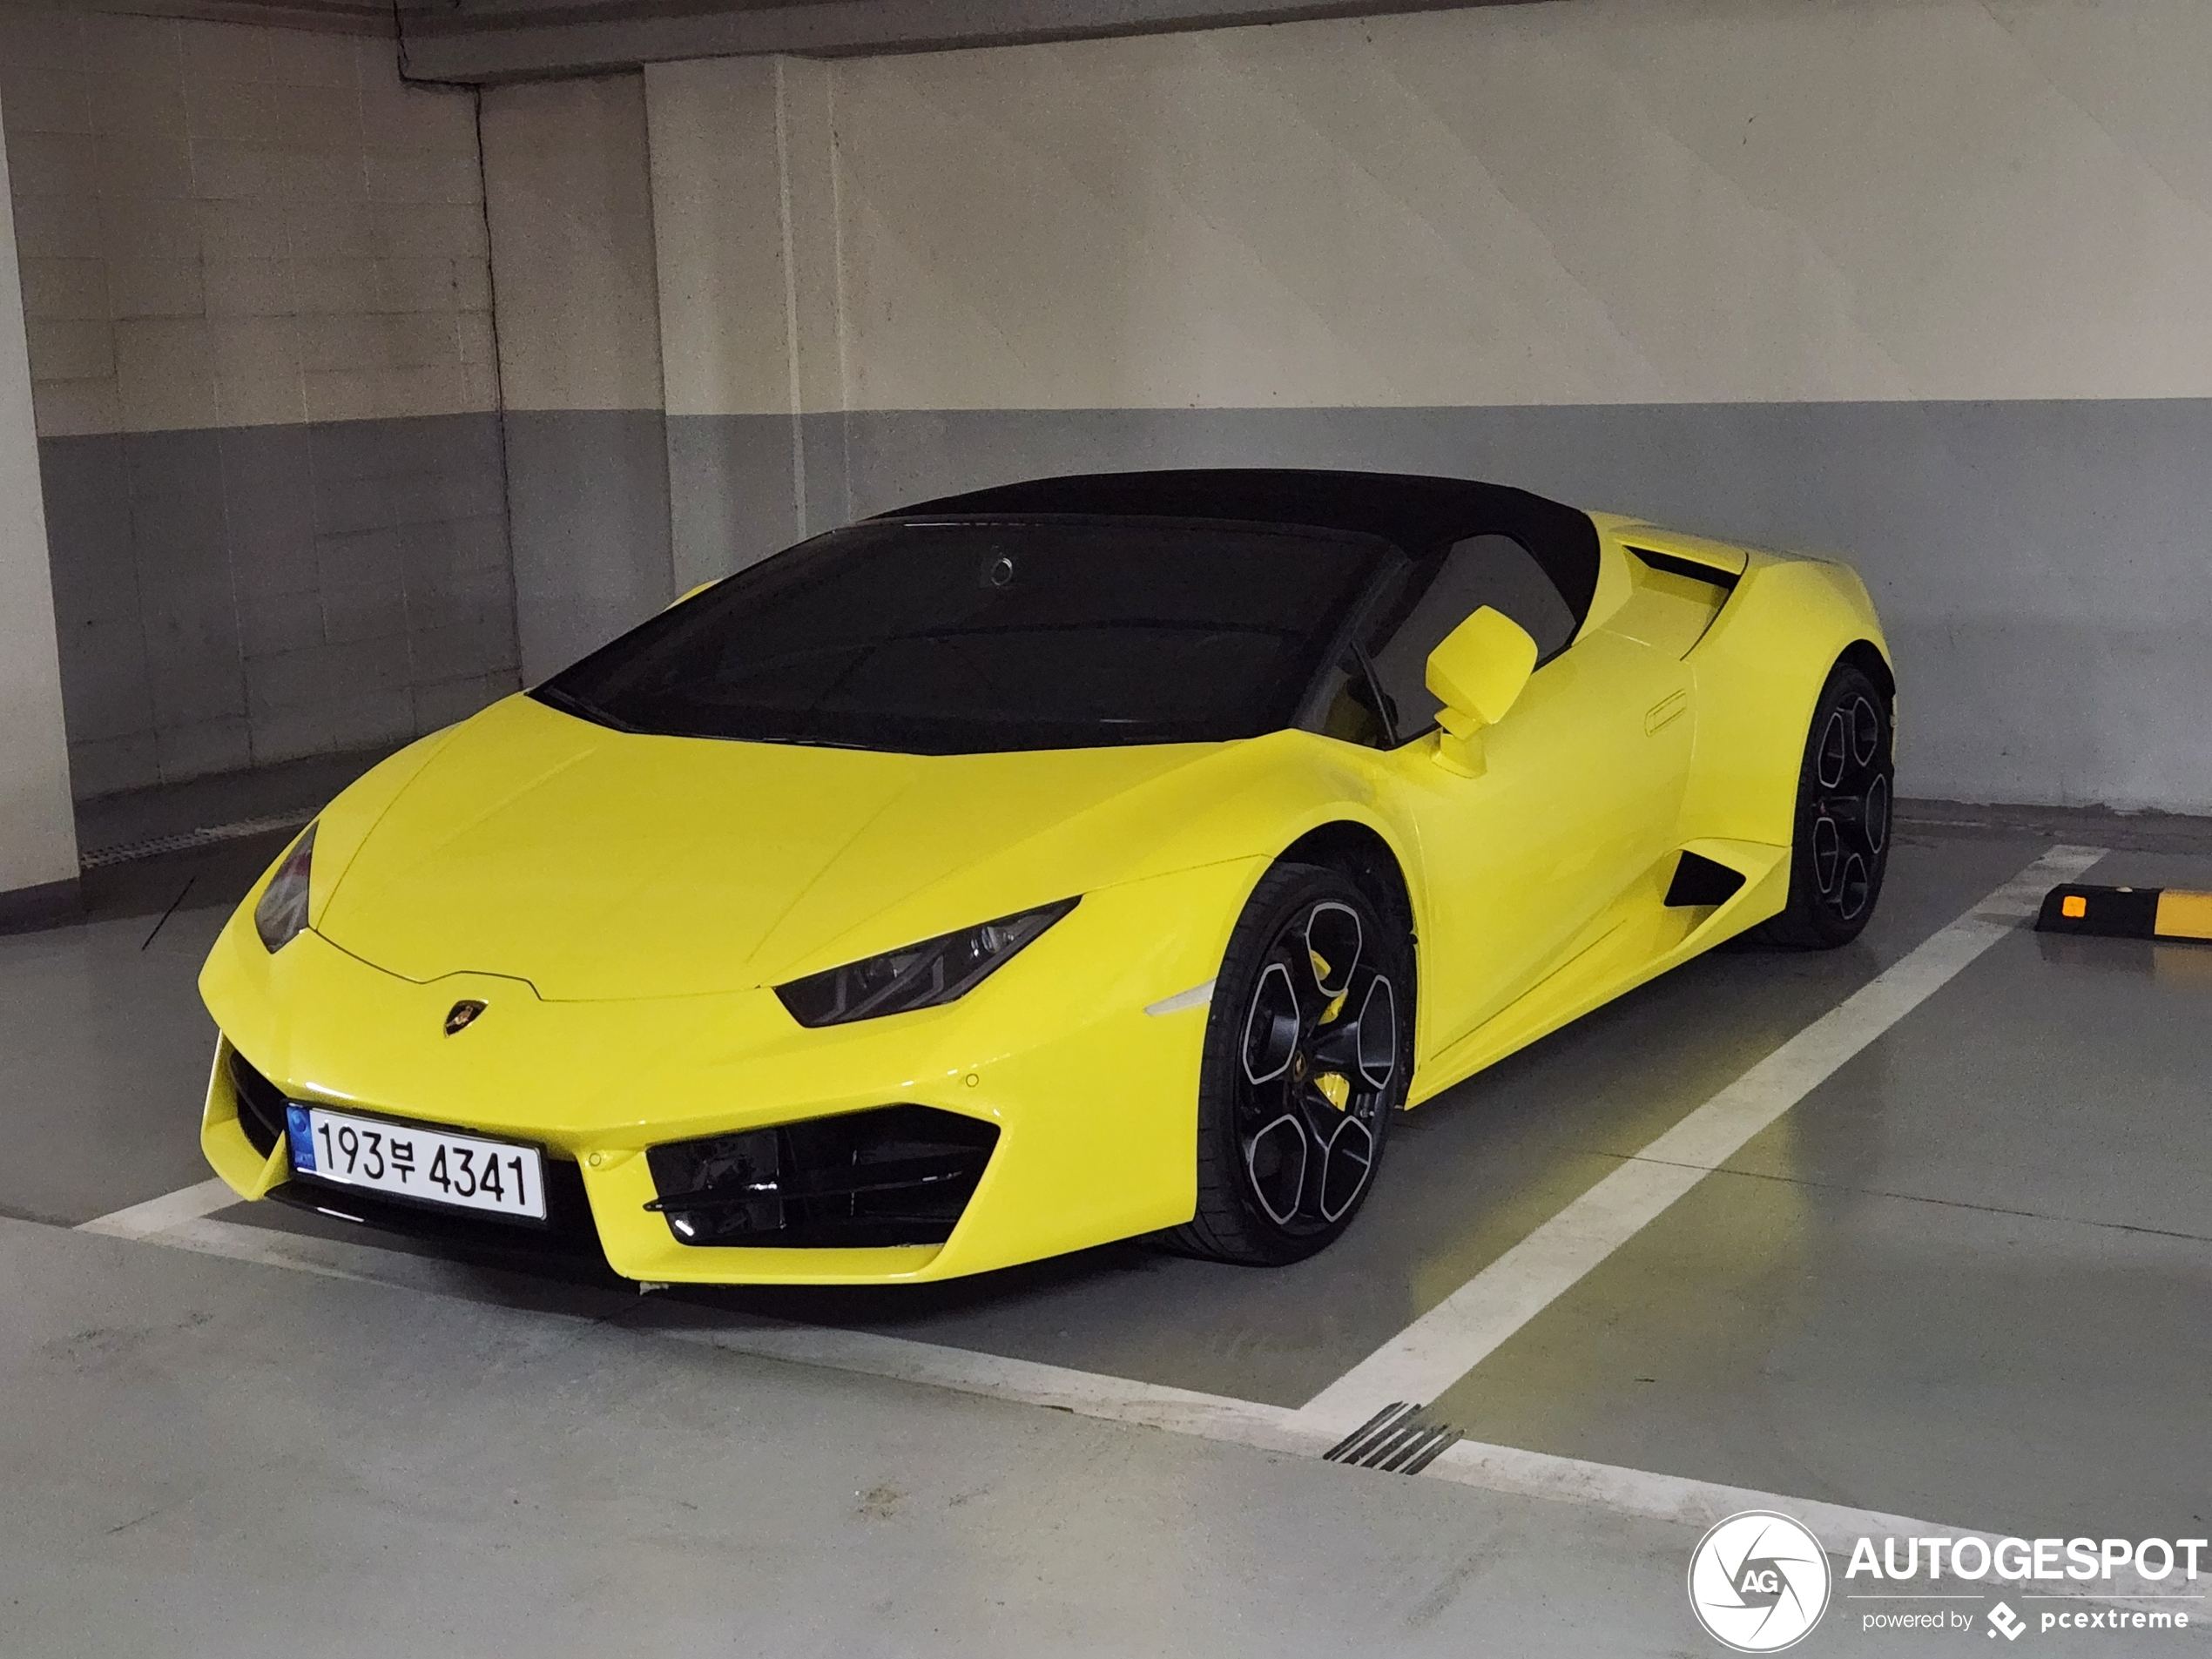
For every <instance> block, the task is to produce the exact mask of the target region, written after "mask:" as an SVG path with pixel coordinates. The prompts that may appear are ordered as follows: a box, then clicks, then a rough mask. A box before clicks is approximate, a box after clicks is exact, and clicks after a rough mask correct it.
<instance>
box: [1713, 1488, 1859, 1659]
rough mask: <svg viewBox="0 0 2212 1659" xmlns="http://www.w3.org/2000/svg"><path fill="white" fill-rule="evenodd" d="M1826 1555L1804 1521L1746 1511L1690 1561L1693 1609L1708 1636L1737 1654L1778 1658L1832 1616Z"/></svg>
mask: <svg viewBox="0 0 2212 1659" xmlns="http://www.w3.org/2000/svg"><path fill="white" fill-rule="evenodd" d="M1828 1588H1829V1575H1828V1552H1827V1551H1825V1550H1824V1549H1823V1548H1821V1547H1820V1540H1818V1539H1817V1538H1815V1537H1814V1536H1813V1535H1812V1534H1811V1531H1810V1530H1809V1529H1808V1528H1807V1527H1805V1526H1804V1524H1803V1523H1802V1522H1799V1521H1792V1520H1791V1519H1790V1517H1789V1516H1787V1515H1779V1514H1774V1513H1773V1512H1772V1511H1770V1510H1765V1509H1747V1510H1745V1511H1744V1512H1743V1514H1740V1515H1730V1517H1729V1518H1728V1519H1727V1520H1726V1521H1721V1522H1719V1523H1717V1524H1716V1526H1715V1527H1713V1528H1712V1530H1711V1531H1710V1532H1708V1533H1707V1534H1705V1535H1704V1536H1703V1538H1701V1539H1699V1540H1698V1541H1697V1548H1696V1549H1695V1550H1693V1551H1691V1552H1690V1556H1689V1605H1690V1609H1691V1611H1693V1612H1695V1613H1696V1615H1697V1622H1698V1623H1700V1624H1702V1625H1703V1626H1704V1627H1705V1633H1706V1635H1710V1636H1711V1637H1712V1638H1713V1640H1714V1641H1716V1642H1719V1643H1720V1644H1721V1645H1722V1646H1723V1647H1724V1648H1733V1649H1736V1651H1737V1652H1738V1653H1780V1652H1781V1651H1782V1650H1783V1649H1784V1648H1788V1647H1793V1646H1795V1645H1796V1644H1797V1642H1802V1641H1804V1639H1805V1637H1806V1635H1809V1634H1810V1633H1811V1629H1812V1627H1813V1626H1814V1625H1816V1624H1818V1623H1819V1622H1820V1615H1822V1614H1824V1613H1825V1612H1826V1611H1827V1610H1828Z"/></svg>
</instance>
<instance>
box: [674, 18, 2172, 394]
mask: <svg viewBox="0 0 2212 1659" xmlns="http://www.w3.org/2000/svg"><path fill="white" fill-rule="evenodd" d="M2208 59H2212V8H2207V7H2204V6H2202V5H2201V4H2199V3H2196V0H2113V3H2105V4H2095V5H2091V4H2083V3H2079V0H1989V3H1979V0H1869V3H1864V4H1856V5H1850V6H1806V5H1803V4H1799V3H1796V0H1683V3H1676V4H1670V5H1668V6H1664V7H1655V6H1652V5H1649V3H1644V0H1580V3H1576V4H1573V5H1535V6H1507V7H1494V8H1481V9H1477V10H1462V11H1447V12H1439V13H1432V14H1427V15H1420V16H1410V17H1379V18H1372V19H1366V20H1362V21H1358V22H1344V23H1339V22H1330V23H1315V24H1288V25H1283V26H1278V27H1273V28H1264V29H1244V30H1220V31H1216V32H1212V33H1207V34H1203V35H1183V36H1170V37H1150V38H1136V39H1123V40H1108V41H1096V42H1084V43H1076V44H1051V45H1039V46H1028V47H1017V48H1001V49H993V50H989V51H969V52H956V53H943V54H931V55H920V56H912V57H880V58H861V59H846V60H839V61H836V62H833V63H830V64H787V65H786V68H785V69H784V71H781V79H780V84H779V79H778V78H777V77H775V76H772V75H770V74H769V73H768V71H766V69H765V67H764V65H762V64H759V63H743V64H738V63H731V64H685V65H672V66H670V67H668V68H666V69H655V70H653V71H650V72H649V79H648V84H649V87H650V88H651V93H652V98H653V110H654V116H653V125H654V131H655V137H656V154H655V177H656V184H657V186H658V189H659V191H660V193H661V198H662V212H663V213H664V217H665V216H667V215H668V212H669V204H670V203H671V201H688V202H691V203H695V204H700V205H699V206H698V208H697V210H696V212H694V214H693V219H692V222H690V223H687V224H686V225H685V226H680V227H678V228H675V229H671V226H669V225H667V224H665V223H664V226H663V228H662V238H663V273H664V306H665V307H667V315H665V316H664V328H665V330H666V332H667V334H668V335H669V337H670V339H671V342H672V341H675V340H677V339H681V340H683V341H685V342H686V345H687V347H688V348H689V349H691V350H692V351H694V352H697V353H698V354H699V357H700V360H701V361H700V372H699V373H698V374H697V375H696V376H694V377H691V378H690V379H687V380H686V381H685V382H684V383H683V385H682V393H683V395H682V397H681V398H680V399H678V397H677V395H676V390H677V382H676V381H673V380H671V405H670V407H671V412H677V411H678V410H680V411H681V412H683V413H686V414H746V413H765V412H771V411H773V410H778V409H786V408H790V407H791V404H790V402H789V401H788V398H787V396H779V395H778V389H777V387H776V385H775V377H774V376H773V375H772V374H769V373H767V372H765V369H764V368H763V367H762V365H764V364H765V360H766V357H767V354H768V353H767V349H766V348H767V346H768V344H769V334H770V332H771V331H770V330H769V329H768V328H767V327H765V325H764V318H763V314H762V312H763V311H765V309H766V307H765V300H766V299H767V298H768V296H767V294H766V293H765V290H767V289H768V288H769V287H770V284H769V282H768V280H767V278H766V274H765V272H766V266H767V265H768V263H769V261H768V258H767V254H766V253H765V249H764V246H763V244H762V236H763V233H765V230H766V228H767V221H766V220H765V218H764V217H763V214H764V212H765V206H752V204H758V203H761V202H762V201H763V199H764V197H765V192H766V183H765V179H764V177H763V174H764V173H765V165H766V160H765V153H766V152H765V148H764V146H763V145H762V142H761V132H762V126H763V124H764V121H765V119H766V118H767V117H766V114H765V109H764V105H765V103H766V101H767V100H768V98H769V96H770V94H771V93H772V92H773V93H776V94H777V95H778V96H777V100H776V102H777V110H776V114H777V117H778V119H777V121H776V130H777V133H778V136H779V140H780V153H781V155H782V158H783V166H782V169H781V178H780V179H779V183H778V190H779V196H778V201H777V206H778V210H779V214H780V215H781V216H782V221H783V222H785V223H789V222H790V219H791V216H790V209H791V207H792V205H793V204H794V203H795V202H796V201H798V200H799V199H801V198H802V197H803V198H805V199H807V200H808V201H809V203H810V204H812V206H810V208H809V211H810V212H812V211H814V210H815V208H816V207H818V206H819V201H820V199H822V198H823V197H824V196H825V195H826V196H827V197H828V198H829V199H831V200H833V202H834V203H835V209H834V212H833V214H832V216H831V217H830V219H828V220H827V221H826V225H827V226H828V230H827V233H826V236H825V235H817V237H816V239H815V241H814V243H813V253H814V254H815V256H816V257H819V255H820V253H821V251H822V250H823V249H825V248H826V249H827V250H828V251H829V254H830V256H831V257H833V259H834V260H836V261H837V263H836V266H835V269H834V273H833V277H832V279H831V285H832V287H833V291H834V293H835V295H836V297H837V299H838V301H839V303H838V304H837V305H836V306H835V307H833V311H832V314H833V315H836V316H840V317H841V318H842V322H841V326H837V327H836V339H835V347H836V350H835V353H834V363H835V371H834V373H833V372H832V371H831V369H830V367H829V359H830V357H831V354H830V353H829V351H828V350H827V347H826V344H824V343H822V342H819V341H818V336H817V334H816V333H815V331H814V330H813V329H812V328H810V327H804V326H799V325H796V324H794V322H793V319H794V318H801V319H803V317H804V315H805V313H804V311H803V309H799V310H794V311H792V312H791V313H788V314H786V317H785V318H784V319H783V320H784V321H785V322H786V325H787V326H797V327H798V332H797V334H796V336H795V338H796V341H797V343H798V345H799V347H800V348H801V363H800V367H801V368H802V369H804V370H806V374H805V380H806V387H805V388H803V395H802V402H803V407H806V408H815V409H819V408H837V407H845V408H862V409H898V408H1132V407H1136V408H1176V407H1190V406H1199V407H1222V408H1264V407H1270V406H1300V405H1303V406H1323V407H1339V406H1346V405H1352V406H1376V405H1399V406H1426V405H1436V404H1445V405H1470V404H1474V405H1499V404H1523V403H1552V404H1556V403H1562V402H1568V403H1572V402H1651V401H1656V402H1705V401H1797V400H1803V401H1835V400H1852V399H1877V400H1899V401H1904V400H1940V399H1986V398H1996V399H2022V398H2115V397H2170V396H2190V395H2203V394H2205V393H2207V392H2212V309H2209V308H2208V307H2206V306H2205V304H2204V303H2203V273H2204V272H2205V271H2206V270H2207V269H2212V159H2208V158H2212V102H2208V101H2207V100H2206V99H2205V98H2203V97H2202V84H2201V66H2202V64H2204V63H2205V62H2206V61H2208ZM794 72H797V73H799V74H803V75H805V76H808V77H813V78H819V82H820V83H822V84H821V86H820V88H819V93H817V92H816V91H814V90H813V89H812V88H808V89H806V90H805V91H804V94H803V95H800V94H799V93H798V92H796V91H795V90H794V87H793V84H792V76H793V74H794ZM825 117H827V118H828V119H827V122H825ZM825 125H828V126H829V127H830V128H831V129H832V132H833V137H832V138H830V139H829V140H828V141H827V142H825V139H824V137H823V129H824V126H825ZM832 157H833V166H830V165H826V164H827V163H828V162H829V160H830V158H832ZM825 173H826V174H827V175H828V176H827V178H826V180H825V179H824V177H823V175H824V174H825ZM709 178H712V179H717V180H725V181H728V182H730V183H732V185H735V186H736V188H733V189H732V192H731V193H730V194H729V195H728V196H727V197H726V198H725V199H722V200H720V201H718V202H708V201H707V200H706V199H705V195H704V193H703V192H702V190H701V187H700V181H702V180H704V179H709ZM801 222H803V220H802V221H801ZM797 246H798V247H799V253H800V254H801V257H802V258H803V257H805V256H806V253H807V247H806V243H805V239H804V238H803V237H802V238H801V239H800V241H799V244H798V245H797ZM671 249H675V250H679V251H680V253H681V254H682V256H683V257H681V258H680V259H671V257H670V253H671ZM798 275H799V273H793V276H794V278H796V277H797V276H798ZM812 281H813V288H814V290H815V292H817V293H820V292H821V291H822V282H821V280H820V279H819V278H815V279H812ZM806 289H807V284H806V283H805V282H799V281H796V280H795V281H794V284H793V294H792V300H794V301H795V302H796V301H803V300H805V298H806ZM737 293H759V294H761V295H762V299H763V304H762V307H761V309H760V310H753V309H749V308H748V307H746V306H745V305H744V304H741V303H739V302H738V300H737V299H736V298H735V295H736V294H737ZM679 300H688V301H689V302H690V305H689V309H686V308H685V306H684V305H682V304H679V303H678V301H679ZM818 310H819V308H818ZM793 338H794V336H792V335H791V334H787V335H786V343H787V344H789V343H791V342H792V339H793ZM668 355H669V358H670V361H671V362H672V361H675V359H676V357H677V355H678V354H677V353H676V351H675V350H674V349H673V347H672V345H671V349H670V350H669V353H668ZM818 360H819V361H818Z"/></svg>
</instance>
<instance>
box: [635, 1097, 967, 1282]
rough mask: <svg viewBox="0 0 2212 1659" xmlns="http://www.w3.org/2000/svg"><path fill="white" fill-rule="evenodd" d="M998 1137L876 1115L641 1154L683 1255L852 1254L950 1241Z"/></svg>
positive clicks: (957, 1121)
mask: <svg viewBox="0 0 2212 1659" xmlns="http://www.w3.org/2000/svg"><path fill="white" fill-rule="evenodd" d="M998 1134H999V1132H998V1126H997V1125H996V1124H995V1123H986V1122H984V1121H983V1120H981V1118H974V1117H963V1116H961V1115H960V1114H959V1113H957V1112H944V1111H939V1110H937V1109H935V1108H934V1107H929V1106H883V1107H879V1108H877V1109H874V1110H873V1111H865V1112H848V1113H846V1114H844V1115H842V1116H837V1117H817V1118H811V1119H808V1120H806V1122H803V1123H781V1124H778V1125H776V1126H775V1127H774V1128H772V1129H758V1130H745V1131H744V1132H743V1133H740V1134H734V1135H717V1136H708V1137H706V1138H705V1139H702V1140H696V1141H673V1142H670V1143H668V1144H666V1145H664V1146H655V1147H650V1148H648V1149H647V1150H646V1153H645V1162H646V1165H647V1167H648V1168H649V1169H651V1171H652V1175H653V1190H655V1191H656V1192H658V1194H659V1195H660V1196H659V1197H657V1198H655V1199H654V1200H653V1201H652V1202H651V1204H647V1205H646V1206H645V1207H646V1208H647V1209H648V1210H653V1211H658V1212H659V1213H660V1214H661V1215H662V1216H663V1217H664V1218H665V1219H666V1220H667V1222H668V1228H669V1231H671V1233H673V1234H674V1235H675V1236H676V1238H677V1240H678V1242H679V1243H681V1244H724V1245H730V1244H737V1245H771V1246H784V1247H799V1248H808V1247H813V1248H836V1247H840V1246H842V1247H846V1248H859V1247H865V1246H868V1245H877V1244H942V1243H943V1242H944V1241H945V1240H946V1239H948V1238H951V1237H952V1231H953V1227H954V1224H955V1223H957V1222H958V1221H959V1220H960V1217H961V1211H963V1210H965V1209H966V1208H967V1207H968V1199H969V1198H970V1197H974V1192H975V1184H976V1183H977V1182H978V1181H980V1180H981V1178H982V1176H983V1166H984V1165H985V1164H986V1163H989V1162H990V1157H991V1149H992V1148H993V1147H995V1145H996V1144H997V1143H998Z"/></svg>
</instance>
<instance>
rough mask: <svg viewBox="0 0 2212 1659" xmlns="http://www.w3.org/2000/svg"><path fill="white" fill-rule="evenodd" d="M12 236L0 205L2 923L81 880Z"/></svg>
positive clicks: (2, 148) (53, 901)
mask: <svg viewBox="0 0 2212 1659" xmlns="http://www.w3.org/2000/svg"><path fill="white" fill-rule="evenodd" d="M4 117H5V108H4V105H0V185H5V184H6V182H7V177H8V145H7V140H6V137H5V119H4ZM0 199H4V197H3V196H0ZM15 243H16V233H15V226H14V225H13V224H12V223H11V222H10V219H9V218H8V216H7V215H6V214H4V213H0V927H9V926H11V925H15V924H16V923H17V922H20V921H30V920H37V919H38V918H39V917H40V916H41V915H42V914H44V913H47V912H51V911H55V910H58V909H61V908H63V907H65V906H67V905H68V904H69V903H70V902H71V901H72V900H73V899H74V897H75V894H76V887H77V826H76V824H75V822H74V820H73V819H72V818H71V813H70V793H69V745H68V742H67V739H66V737H65V735H64V730H63V725H62V685H61V664H60V661H59V658H57V654H56V651H55V649H54V604H53V590H52V587H51V582H50V580H49V577H48V575H47V563H46V534H45V530H46V518H45V513H44V509H43V507H42V505H41V501H40V493H39V488H38V441H37V428H36V426H35V424H34V422H33V419H32V415H31V410H30V354H29V352H28V351H27V349H26V347H25V345H24V331H23V327H22V322H21V319H22V316H23V293H22V289H21V287H19V286H18V283H17V275H16V246H15Z"/></svg>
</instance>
